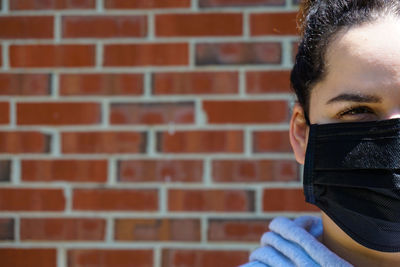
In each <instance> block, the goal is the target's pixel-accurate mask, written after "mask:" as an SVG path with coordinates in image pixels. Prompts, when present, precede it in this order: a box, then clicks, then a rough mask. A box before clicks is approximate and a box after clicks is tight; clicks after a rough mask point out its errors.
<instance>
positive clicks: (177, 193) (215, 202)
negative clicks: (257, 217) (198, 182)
mask: <svg viewBox="0 0 400 267" xmlns="http://www.w3.org/2000/svg"><path fill="white" fill-rule="evenodd" d="M168 210H169V211H192V212H199V211H209V212H220V211H225V212H248V211H253V210H254V192H252V191H245V190H219V189H212V190H196V189H188V190H181V189H170V190H169V191H168Z"/></svg>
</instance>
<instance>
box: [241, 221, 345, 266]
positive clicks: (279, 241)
mask: <svg viewBox="0 0 400 267" xmlns="http://www.w3.org/2000/svg"><path fill="white" fill-rule="evenodd" d="M269 228H270V230H271V231H270V232H266V233H264V235H263V236H262V237H261V247H260V248H258V249H256V250H255V251H253V253H251V255H250V262H249V263H247V264H244V265H242V266H240V267H266V266H271V267H292V266H293V267H295V266H299V267H303V266H306V267H316V266H323V267H333V266H335V267H350V266H352V265H351V264H350V263H348V262H347V261H345V260H343V259H341V258H339V257H338V256H337V255H336V254H335V253H333V252H332V251H330V250H329V249H328V248H327V247H325V246H324V245H323V244H322V243H320V242H319V241H318V240H317V238H318V237H320V236H321V235H322V221H321V219H320V218H318V217H313V216H302V217H299V218H297V219H295V220H293V221H291V220H289V219H287V218H283V217H278V218H275V219H274V220H273V221H272V222H271V223H270V225H269Z"/></svg>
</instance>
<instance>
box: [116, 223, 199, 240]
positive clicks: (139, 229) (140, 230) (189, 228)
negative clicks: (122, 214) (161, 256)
mask: <svg viewBox="0 0 400 267" xmlns="http://www.w3.org/2000/svg"><path fill="white" fill-rule="evenodd" d="M115 239H116V240H120V241H135V242H137V241H200V220H198V219H166V218H163V219H118V220H116V221H115Z"/></svg>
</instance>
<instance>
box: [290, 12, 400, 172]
mask: <svg viewBox="0 0 400 267" xmlns="http://www.w3.org/2000/svg"><path fill="white" fill-rule="evenodd" d="M325 58H326V60H325V70H326V73H325V74H326V75H325V77H324V79H323V80H322V81H320V82H318V83H317V84H316V85H315V86H314V88H312V90H311V96H310V110H309V118H310V121H311V123H313V124H314V123H318V124H324V123H333V122H355V121H372V120H384V119H390V118H400V19H399V18H395V17H391V16H385V17H382V19H379V20H378V21H375V22H372V23H367V24H364V25H361V26H355V27H352V28H350V29H348V30H342V31H340V32H339V33H337V34H336V35H335V36H334V38H333V39H332V40H331V41H330V44H329V45H328V49H327V52H326V57H325ZM307 139H308V125H307V124H306V121H305V120H304V115H303V110H302V108H301V107H300V106H299V105H296V106H295V107H294V110H293V114H292V119H291V122H290V142H291V144H292V147H293V151H294V154H295V156H296V160H297V161H298V162H299V163H300V164H304V157H305V153H306V147H307V141H308V140H307Z"/></svg>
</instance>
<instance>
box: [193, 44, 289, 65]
mask: <svg viewBox="0 0 400 267" xmlns="http://www.w3.org/2000/svg"><path fill="white" fill-rule="evenodd" d="M281 53H282V48H281V44H280V43H277V42H252V43H249V42H248V43H244V42H241V43H239V42H238V43H200V44H197V45H196V64H197V65H237V64H280V63H281Z"/></svg>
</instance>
